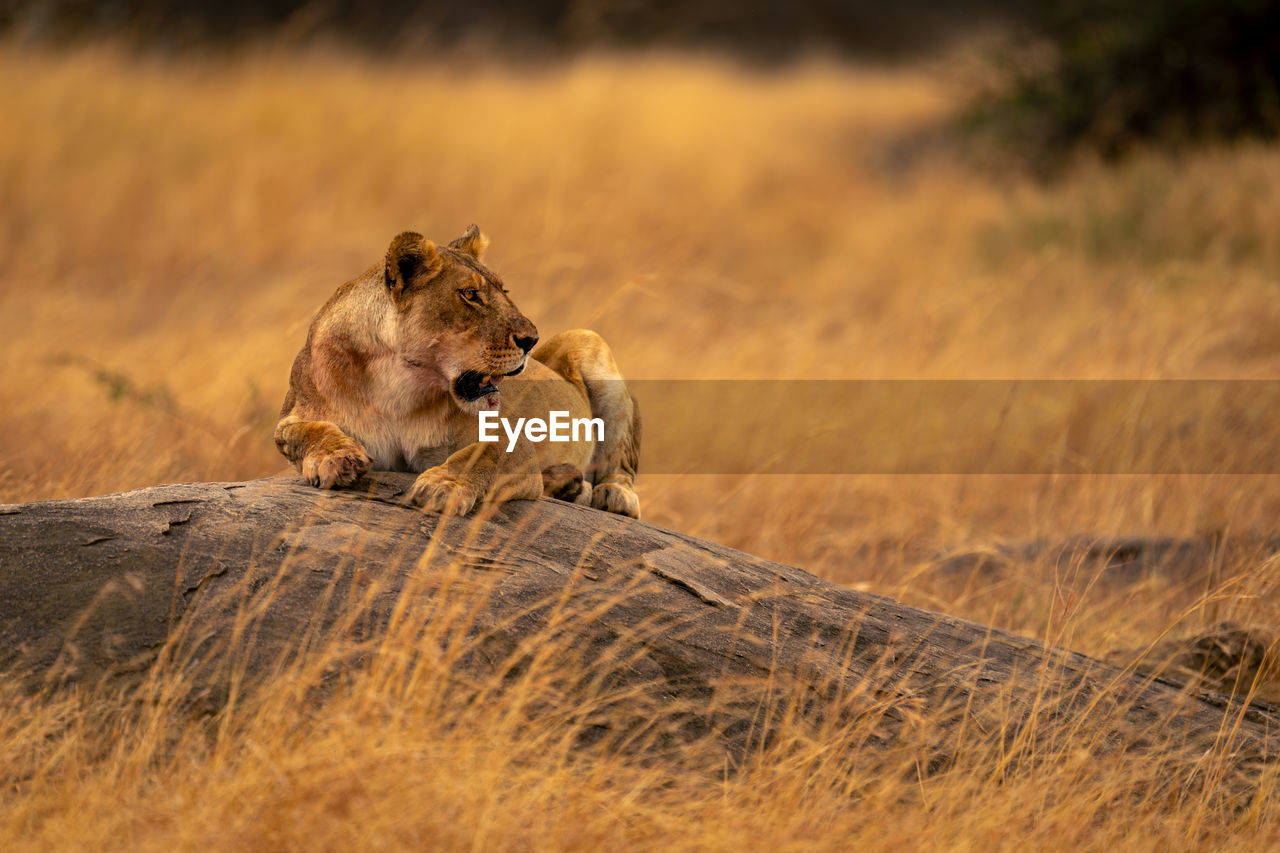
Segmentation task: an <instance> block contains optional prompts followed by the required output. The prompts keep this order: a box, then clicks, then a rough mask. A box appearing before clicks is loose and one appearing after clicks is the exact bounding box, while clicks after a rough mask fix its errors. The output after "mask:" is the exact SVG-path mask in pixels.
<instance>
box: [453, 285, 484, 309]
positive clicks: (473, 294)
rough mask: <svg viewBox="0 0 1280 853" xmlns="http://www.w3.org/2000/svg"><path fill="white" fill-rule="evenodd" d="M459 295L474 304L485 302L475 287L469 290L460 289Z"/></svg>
mask: <svg viewBox="0 0 1280 853" xmlns="http://www.w3.org/2000/svg"><path fill="white" fill-rule="evenodd" d="M458 295H459V296H461V297H462V298H463V299H465V300H467V301H468V302H470V303H471V304H472V305H483V304H484V303H483V302H482V301H481V300H480V291H478V290H476V289H475V288H474V287H473V288H469V289H467V290H459V291H458Z"/></svg>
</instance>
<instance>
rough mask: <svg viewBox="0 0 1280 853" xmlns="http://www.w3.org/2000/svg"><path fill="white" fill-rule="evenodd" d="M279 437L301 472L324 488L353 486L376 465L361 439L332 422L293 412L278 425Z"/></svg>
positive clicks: (283, 450)
mask: <svg viewBox="0 0 1280 853" xmlns="http://www.w3.org/2000/svg"><path fill="white" fill-rule="evenodd" d="M275 439H276V447H278V448H280V452H281V453H283V454H284V456H285V458H286V459H288V460H289V461H290V462H292V463H293V466H294V467H295V468H297V470H298V473H299V474H301V475H302V476H303V477H304V478H305V479H306V481H307V482H308V483H310V484H311V485H313V486H318V487H319V488H321V489H332V488H335V487H340V486H350V485H351V484H352V483H354V482H355V481H356V480H358V479H360V478H361V477H362V476H364V475H365V473H367V472H368V470H369V468H370V467H371V466H372V464H373V460H372V459H370V458H369V454H368V453H367V452H366V451H365V449H364V447H363V446H362V445H361V444H360V442H358V441H356V440H355V439H354V438H352V437H351V436H349V435H347V434H346V433H344V432H343V431H342V430H341V429H339V428H338V426H337V424H333V423H330V422H329V421H304V420H302V419H300V418H299V417H298V416H297V415H289V416H288V417H285V418H283V419H282V420H281V421H280V423H279V424H278V425H277V426H276V434H275Z"/></svg>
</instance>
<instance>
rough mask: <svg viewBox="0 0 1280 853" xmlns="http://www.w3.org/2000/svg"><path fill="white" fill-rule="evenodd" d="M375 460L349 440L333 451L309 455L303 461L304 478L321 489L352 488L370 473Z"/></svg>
mask: <svg viewBox="0 0 1280 853" xmlns="http://www.w3.org/2000/svg"><path fill="white" fill-rule="evenodd" d="M372 465H373V460H372V459H370V458H369V454H368V453H365V452H364V448H363V447H361V446H360V445H359V444H358V443H357V442H356V441H354V440H352V439H347V440H346V441H345V442H343V443H342V444H341V445H339V446H338V447H336V448H334V449H332V450H324V451H320V452H318V453H312V454H309V455H308V456H307V457H306V458H305V459H303V460H302V476H304V477H306V478H307V482H308V483H310V484H311V485H313V486H318V487H319V488H321V489H333V488H338V487H342V486H350V485H351V484H352V483H354V482H355V481H356V480H359V479H360V478H361V477H363V476H364V475H365V474H367V473H368V472H369V468H370V467H371V466H372Z"/></svg>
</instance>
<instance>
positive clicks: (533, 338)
mask: <svg viewBox="0 0 1280 853" xmlns="http://www.w3.org/2000/svg"><path fill="white" fill-rule="evenodd" d="M511 339H512V340H513V341H515V344H516V346H518V347H520V349H522V350H524V351H525V352H528V351H529V350H531V349H533V345H534V344H536V343H537V342H538V333H537V332H534V333H533V334H532V335H512V336H511Z"/></svg>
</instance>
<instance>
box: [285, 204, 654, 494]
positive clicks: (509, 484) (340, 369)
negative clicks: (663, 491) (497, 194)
mask: <svg viewBox="0 0 1280 853" xmlns="http://www.w3.org/2000/svg"><path fill="white" fill-rule="evenodd" d="M487 245H488V240H487V239H485V237H484V236H483V235H482V234H481V233H480V230H479V229H478V228H476V226H475V225H472V226H471V227H469V228H468V229H467V230H466V232H465V233H464V234H463V235H462V236H461V237H459V238H458V239H456V240H454V241H453V242H451V243H449V244H448V245H447V246H444V247H442V248H438V247H436V246H435V245H434V244H433V243H432V242H431V241H429V240H426V239H424V238H423V236H422V235H421V234H417V233H415V232H412V231H406V232H404V233H403V234H399V235H398V236H396V238H395V239H393V240H392V241H391V245H390V247H389V248H388V249H387V256H386V259H385V262H382V263H378V264H375V265H374V266H373V267H370V268H369V269H368V270H367V271H365V273H364V274H363V275H361V276H360V277H359V278H357V279H354V280H353V281H349V282H347V283H346V284H344V285H342V286H341V287H339V288H338V290H337V292H335V293H334V294H333V296H332V297H330V298H329V301H328V302H326V303H325V304H324V307H322V308H321V309H320V313H319V314H317V315H316V318H315V319H314V320H313V321H312V323H311V328H310V330H309V331H308V332H307V342H306V344H305V345H304V346H303V347H302V351H301V352H299V353H298V357H297V358H296V359H295V360H294V362H293V371H292V373H291V374H290V377H289V392H288V394H287V395H286V396H285V399H284V406H282V407H281V409H280V417H281V419H280V423H279V425H278V426H277V427H276V432H275V439H276V446H277V447H279V448H280V452H281V453H283V454H284V455H285V457H287V458H288V459H289V461H290V462H292V463H293V464H294V465H295V466H296V467H297V469H298V472H299V473H301V474H302V476H303V477H305V478H306V479H307V481H308V482H310V483H311V484H312V485H314V486H318V487H320V488H322V489H331V488H334V487H337V486H349V485H351V484H352V483H354V482H355V481H356V480H357V479H359V478H360V477H361V476H362V475H363V474H364V473H365V472H367V471H368V470H369V469H370V468H376V469H380V470H393V471H415V472H420V475H419V477H418V478H417V480H416V481H415V482H414V484H413V488H412V489H411V490H410V491H409V494H408V500H409V501H410V502H411V503H413V504H414V505H416V506H419V507H421V508H423V509H425V510H436V511H439V512H444V513H450V514H456V515H462V514H465V513H467V512H470V511H471V509H472V508H473V507H475V505H476V504H477V503H478V502H480V501H490V502H501V501H505V500H512V499H517V498H529V499H533V498H537V497H538V496H540V495H544V494H546V495H549V496H552V497H558V498H561V499H564V500H572V501H574V502H577V503H582V504H588V505H590V506H593V507H596V508H598V509H604V510H608V511H609V512H616V513H621V514H623V515H629V516H632V517H633V518H638V517H639V516H640V501H639V498H638V497H637V496H636V493H635V490H634V481H635V475H636V466H637V463H638V458H639V451H640V416H639V412H638V410H637V408H636V404H635V401H634V400H633V398H632V396H631V393H630V392H629V391H628V390H627V388H626V386H625V385H624V384H623V382H622V377H621V375H620V374H619V373H618V368H617V366H616V365H615V364H614V361H613V354H612V353H611V352H610V351H609V347H608V346H607V345H606V344H605V342H604V341H603V340H602V339H601V338H600V336H599V335H597V334H596V333H594V332H589V331H585V330H577V331H571V332H564V333H562V334H559V335H556V336H555V337H553V338H551V339H550V340H548V341H546V342H544V343H543V344H542V345H541V346H540V347H538V348H537V349H536V350H535V349H534V345H535V344H536V343H537V342H538V330H537V329H536V328H535V327H534V325H533V323H531V322H529V319H528V318H527V317H525V316H524V315H523V314H521V313H520V311H519V309H517V308H516V306H515V305H514V304H513V303H512V301H511V298H510V296H508V293H507V289H506V288H505V287H504V286H503V283H502V281H501V279H499V278H498V276H496V275H495V274H494V273H493V272H492V271H491V270H489V269H488V268H487V267H485V266H484V265H483V264H482V263H480V255H481V253H482V252H483V251H484V249H485V247H486V246H487ZM531 351H532V358H530V352H531ZM484 410H498V411H500V412H501V416H502V417H503V418H507V419H510V420H514V419H515V418H518V417H540V418H544V419H545V418H547V416H548V414H549V413H550V412H553V411H563V412H568V413H569V416H570V417H571V418H582V417H595V418H600V419H601V420H603V421H604V436H603V440H593V439H595V438H596V436H593V435H586V436H583V435H579V436H578V439H579V440H577V441H564V442H552V441H543V442H540V443H535V442H531V441H529V440H528V438H527V437H526V436H522V437H521V438H520V439H519V440H518V441H516V442H515V446H514V447H513V448H512V449H511V450H510V451H508V442H507V441H506V437H505V436H503V437H502V440H499V441H493V442H483V443H482V442H480V441H478V438H479V430H478V426H479V424H478V421H479V414H480V412H481V411H484Z"/></svg>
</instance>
